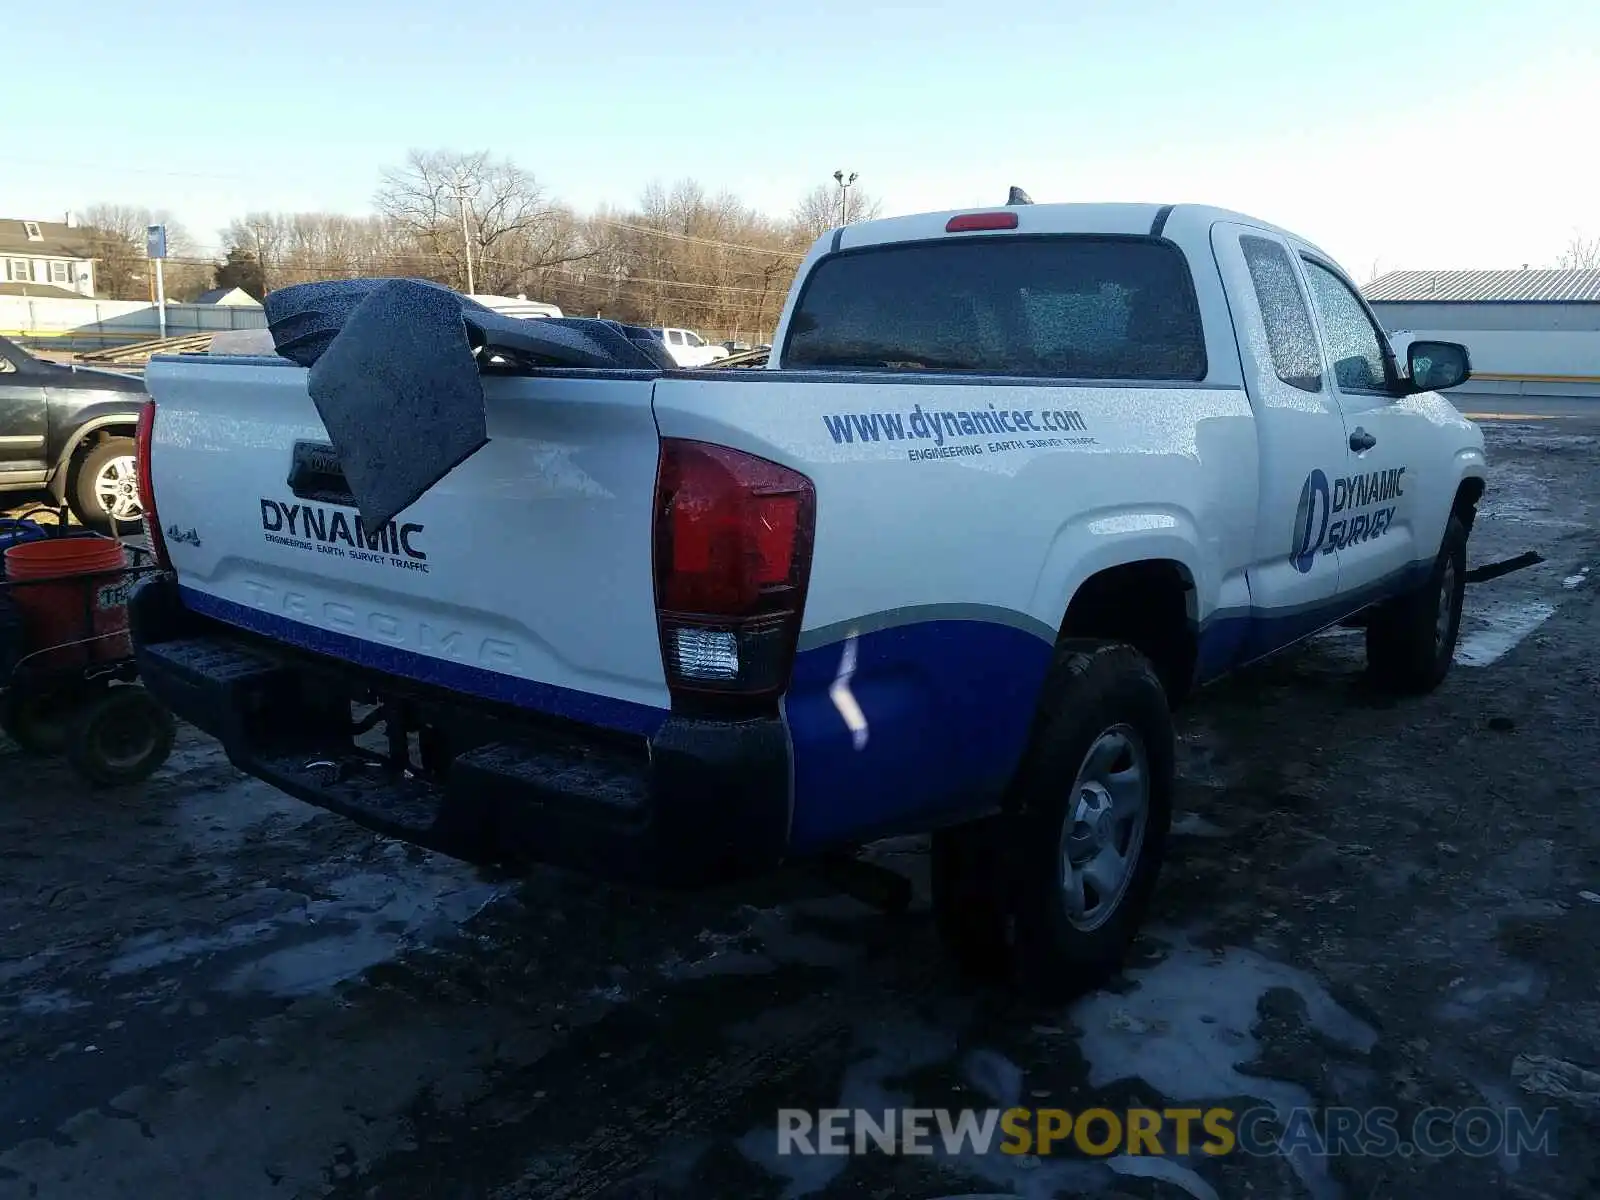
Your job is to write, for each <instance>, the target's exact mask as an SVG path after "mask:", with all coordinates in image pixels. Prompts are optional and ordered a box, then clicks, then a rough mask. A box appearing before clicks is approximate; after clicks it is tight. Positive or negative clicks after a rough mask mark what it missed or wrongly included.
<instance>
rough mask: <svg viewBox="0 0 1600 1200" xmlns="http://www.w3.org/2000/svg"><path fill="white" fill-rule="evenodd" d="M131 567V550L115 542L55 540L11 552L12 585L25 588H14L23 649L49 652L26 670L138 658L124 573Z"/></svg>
mask: <svg viewBox="0 0 1600 1200" xmlns="http://www.w3.org/2000/svg"><path fill="white" fill-rule="evenodd" d="M127 566H128V552H127V551H126V550H125V549H124V548H123V545H122V543H121V542H119V541H116V540H115V539H113V538H103V537H53V538H45V539H43V540H42V541H36V542H22V543H19V544H18V545H15V546H12V547H11V548H10V549H8V550H7V551H6V582H7V583H8V584H19V585H21V586H19V587H13V588H11V589H10V591H11V595H12V597H13V599H14V600H15V602H16V606H17V611H18V612H19V613H20V614H21V616H22V627H23V631H24V633H25V635H26V641H25V642H24V644H23V648H22V652H23V653H24V654H34V653H35V652H36V651H41V650H47V651H48V652H47V653H43V654H38V655H37V657H34V658H30V659H28V661H27V663H26V664H25V665H26V666H28V667H46V666H48V667H73V666H87V665H88V664H89V663H91V662H107V661H112V660H116V659H122V658H128V657H130V656H131V655H132V654H133V643H132V642H131V641H130V640H129V637H128V588H127V581H126V579H125V578H123V577H122V576H121V575H120V574H119V572H121V571H123V570H125V569H126V568H127ZM108 635H109V636H108ZM89 638H93V639H94V640H92V641H86V640H85V639H89ZM68 643H79V644H77V645H69V644H68ZM51 647H59V648H58V649H51Z"/></svg>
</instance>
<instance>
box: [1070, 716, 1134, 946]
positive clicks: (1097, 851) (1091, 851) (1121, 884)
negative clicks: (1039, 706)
mask: <svg viewBox="0 0 1600 1200" xmlns="http://www.w3.org/2000/svg"><path fill="white" fill-rule="evenodd" d="M1149 818H1150V768H1149V762H1148V760H1147V757H1146V755H1145V748H1144V742H1143V741H1142V740H1141V739H1140V737H1139V735H1138V733H1137V732H1135V731H1134V729H1133V728H1132V727H1131V726H1128V725H1116V726H1113V727H1112V728H1110V729H1108V730H1106V731H1105V732H1104V733H1102V734H1101V735H1100V736H1099V737H1098V738H1096V739H1095V742H1094V745H1092V746H1090V747H1089V753H1088V754H1086V755H1084V758H1083V765H1082V766H1080V767H1079V768H1078V777H1077V779H1075V780H1074V781H1073V783H1072V800H1071V806H1070V808H1069V809H1068V812H1067V819H1066V820H1065V821H1063V822H1062V829H1061V893H1062V902H1063V904H1064V905H1065V906H1066V910H1067V920H1068V921H1070V922H1071V923H1072V925H1073V926H1074V927H1076V928H1078V929H1081V930H1083V931H1084V932H1085V933H1087V932H1090V931H1092V930H1095V929H1098V928H1100V926H1102V925H1104V924H1105V923H1106V922H1107V921H1109V920H1110V919H1111V917H1112V915H1113V914H1114V913H1115V912H1116V911H1117V906H1118V905H1119V904H1121V903H1122V897H1123V895H1124V894H1126V892H1127V890H1128V884H1129V883H1131V882H1132V880H1133V872H1134V867H1135V866H1136V865H1137V863H1138V861H1139V851H1140V850H1141V849H1142V848H1143V846H1144V834H1145V827H1146V825H1147V824H1148V823H1149Z"/></svg>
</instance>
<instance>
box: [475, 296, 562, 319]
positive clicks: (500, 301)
mask: <svg viewBox="0 0 1600 1200" xmlns="http://www.w3.org/2000/svg"><path fill="white" fill-rule="evenodd" d="M467 299H469V300H476V301H477V302H478V303H479V304H481V305H483V306H484V307H485V308H492V309H494V311H495V312H497V313H504V314H505V315H506V316H508V317H559V316H561V315H563V314H562V312H561V310H560V309H559V308H557V307H556V306H555V305H554V304H541V303H539V301H537V300H529V299H528V298H527V297H526V296H469V297H467Z"/></svg>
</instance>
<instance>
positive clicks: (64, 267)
mask: <svg viewBox="0 0 1600 1200" xmlns="http://www.w3.org/2000/svg"><path fill="white" fill-rule="evenodd" d="M0 284H3V285H5V287H4V289H3V290H4V291H5V292H7V293H9V294H11V295H14V296H20V295H28V294H32V295H36V296H50V295H56V296H60V295H62V294H63V293H68V294H71V295H75V296H87V297H89V298H91V299H92V298H93V297H94V260H93V259H92V258H90V257H89V247H88V239H87V238H85V237H84V233H83V230H82V229H80V228H78V225H77V222H75V221H74V220H73V219H72V217H71V215H70V214H69V215H68V217H67V219H66V220H65V221H29V220H26V219H22V218H12V217H0ZM32 288H38V289H39V290H38V291H30V289H32Z"/></svg>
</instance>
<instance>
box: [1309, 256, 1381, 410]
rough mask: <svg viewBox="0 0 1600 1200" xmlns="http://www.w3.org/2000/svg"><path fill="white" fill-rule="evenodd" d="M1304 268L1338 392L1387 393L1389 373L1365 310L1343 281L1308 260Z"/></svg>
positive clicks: (1377, 337)
mask: <svg viewBox="0 0 1600 1200" xmlns="http://www.w3.org/2000/svg"><path fill="white" fill-rule="evenodd" d="M1305 264H1306V278H1307V280H1308V281H1309V282H1310V284H1311V296H1312V299H1313V300H1314V301H1315V302H1316V306H1317V314H1318V315H1319V316H1320V317H1321V318H1322V334H1323V336H1324V337H1325V338H1327V339H1328V350H1329V354H1330V357H1332V359H1333V373H1334V378H1335V379H1336V380H1337V381H1338V384H1339V390H1340V391H1342V392H1386V391H1388V390H1389V373H1388V371H1387V370H1386V368H1385V366H1384V361H1383V343H1382V342H1381V341H1380V340H1379V336H1378V330H1377V328H1376V327H1375V326H1374V325H1373V324H1372V320H1371V319H1370V318H1369V317H1368V316H1367V310H1366V308H1365V307H1364V306H1363V305H1362V303H1361V301H1360V300H1358V299H1356V295H1355V293H1354V292H1352V291H1351V290H1350V288H1349V287H1348V286H1346V284H1345V282H1344V280H1342V279H1340V278H1339V277H1338V276H1337V275H1335V274H1334V273H1333V272H1332V271H1330V270H1328V268H1327V267H1324V266H1322V265H1321V264H1320V263H1317V262H1313V261H1312V260H1311V259H1309V258H1308V259H1306V260H1305Z"/></svg>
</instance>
